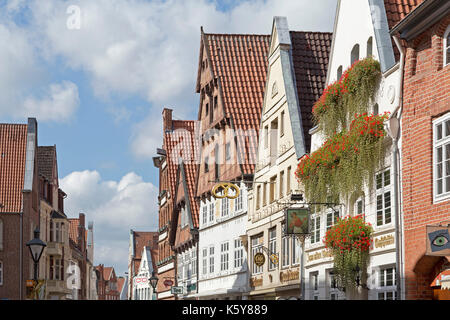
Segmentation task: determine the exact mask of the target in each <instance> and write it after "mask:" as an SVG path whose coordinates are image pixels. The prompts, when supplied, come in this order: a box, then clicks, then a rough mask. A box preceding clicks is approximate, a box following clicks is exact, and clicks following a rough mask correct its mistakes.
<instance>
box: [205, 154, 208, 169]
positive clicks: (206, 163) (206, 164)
mask: <svg viewBox="0 0 450 320" xmlns="http://www.w3.org/2000/svg"><path fill="white" fill-rule="evenodd" d="M205 172H209V157H205Z"/></svg>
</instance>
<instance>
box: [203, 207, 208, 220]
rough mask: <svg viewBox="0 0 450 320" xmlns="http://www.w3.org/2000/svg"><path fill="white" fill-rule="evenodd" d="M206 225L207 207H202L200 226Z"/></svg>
mask: <svg viewBox="0 0 450 320" xmlns="http://www.w3.org/2000/svg"><path fill="white" fill-rule="evenodd" d="M207 223H208V205H206V204H205V205H204V206H203V207H202V224H203V225H206V224H207Z"/></svg>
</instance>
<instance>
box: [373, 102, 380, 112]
mask: <svg viewBox="0 0 450 320" xmlns="http://www.w3.org/2000/svg"><path fill="white" fill-rule="evenodd" d="M378 113H380V111H379V108H378V103H375V105H374V106H373V114H378Z"/></svg>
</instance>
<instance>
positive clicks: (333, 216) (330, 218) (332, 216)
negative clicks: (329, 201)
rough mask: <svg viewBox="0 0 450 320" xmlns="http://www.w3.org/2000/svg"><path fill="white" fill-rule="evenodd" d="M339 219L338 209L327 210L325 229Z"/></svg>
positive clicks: (328, 228)
mask: <svg viewBox="0 0 450 320" xmlns="http://www.w3.org/2000/svg"><path fill="white" fill-rule="evenodd" d="M338 219H339V211H337V210H336V211H335V210H331V209H330V210H329V211H328V212H327V231H328V230H330V229H331V227H332V226H334V224H335V223H336V222H337V221H338Z"/></svg>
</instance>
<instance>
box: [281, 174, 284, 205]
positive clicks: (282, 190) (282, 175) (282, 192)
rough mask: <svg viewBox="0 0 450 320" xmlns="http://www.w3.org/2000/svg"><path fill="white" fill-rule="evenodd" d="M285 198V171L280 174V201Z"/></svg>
mask: <svg viewBox="0 0 450 320" xmlns="http://www.w3.org/2000/svg"><path fill="white" fill-rule="evenodd" d="M282 197H284V171H281V172H280V199H281V198H282Z"/></svg>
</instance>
